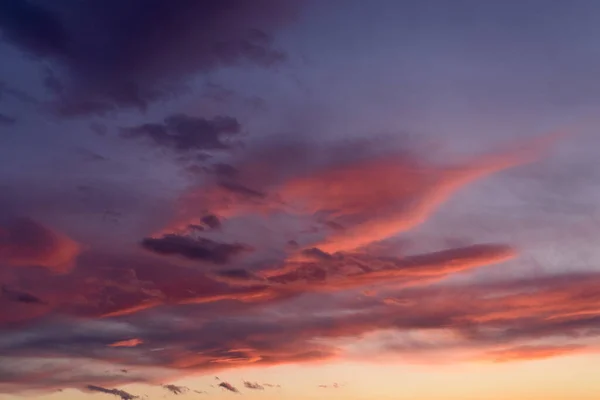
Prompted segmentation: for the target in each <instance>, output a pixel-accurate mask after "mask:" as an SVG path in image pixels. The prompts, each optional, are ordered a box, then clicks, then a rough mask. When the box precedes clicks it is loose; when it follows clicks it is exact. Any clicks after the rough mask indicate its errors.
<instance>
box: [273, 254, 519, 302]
mask: <svg viewBox="0 0 600 400" xmlns="http://www.w3.org/2000/svg"><path fill="white" fill-rule="evenodd" d="M514 256H515V251H514V250H513V249H512V248H510V247H509V246H504V245H492V244H483V245H473V246H469V247H463V248H455V249H450V250H444V251H439V252H434V253H428V254H421V255H414V256H408V257H404V258H392V257H373V256H370V255H365V254H352V253H350V254H344V253H338V254H336V255H334V256H331V255H327V257H326V258H323V255H320V256H319V261H317V262H314V261H310V260H309V261H299V262H293V261H292V262H290V263H289V264H288V265H285V266H283V267H282V268H281V269H273V270H268V271H265V272H262V275H263V276H264V277H265V278H266V280H267V282H269V283H273V284H281V285H284V286H286V287H289V288H290V289H292V288H294V287H299V288H302V289H301V290H303V291H311V290H315V291H338V290H343V289H352V288H359V287H364V286H368V285H411V284H416V283H431V282H432V281H436V280H439V279H442V278H444V277H446V276H448V275H449V274H452V273H457V272H461V271H466V270H470V269H473V268H477V267H481V266H483V265H487V264H495V263H499V262H504V261H507V260H509V259H511V258H513V257H514Z"/></svg>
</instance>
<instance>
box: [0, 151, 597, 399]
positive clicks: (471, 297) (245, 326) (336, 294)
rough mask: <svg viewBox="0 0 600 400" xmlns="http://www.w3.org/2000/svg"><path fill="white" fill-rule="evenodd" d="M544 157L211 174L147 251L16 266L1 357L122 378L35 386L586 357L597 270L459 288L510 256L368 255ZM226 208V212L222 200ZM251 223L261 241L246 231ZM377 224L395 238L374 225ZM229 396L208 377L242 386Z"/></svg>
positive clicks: (350, 159) (55, 373) (495, 250)
mask: <svg viewBox="0 0 600 400" xmlns="http://www.w3.org/2000/svg"><path fill="white" fill-rule="evenodd" d="M542 142H544V140H542ZM539 147H540V146H538V144H536V143H533V144H531V143H529V144H526V145H525V146H524V147H522V148H521V149H518V150H515V151H508V152H503V153H500V154H499V155H498V154H492V155H488V156H483V157H481V158H479V159H476V160H474V161H473V160H471V161H466V162H464V163H462V164H458V166H456V165H455V166H451V167H443V166H440V165H439V164H438V165H430V164H428V163H425V162H424V161H423V160H421V161H420V162H416V161H411V158H410V157H408V158H407V156H404V157H398V156H397V154H398V153H396V152H393V156H390V154H391V153H392V152H390V153H387V154H381V153H378V152H373V153H372V154H369V153H360V152H358V153H357V152H354V153H348V154H342V155H340V153H336V154H337V155H336V156H335V157H334V156H331V157H323V158H322V159H323V160H325V161H323V162H314V161H311V162H308V163H306V162H304V161H302V160H303V157H300V156H298V157H297V158H294V157H292V156H291V155H289V154H294V153H293V152H292V153H288V154H287V155H286V156H285V157H283V158H279V157H278V153H285V152H284V151H279V152H273V153H269V152H266V153H261V154H262V155H261V156H260V157H259V158H254V157H253V156H251V157H249V158H248V159H245V160H243V162H240V163H238V164H235V165H233V164H232V167H231V168H228V167H224V166H223V165H221V166H216V167H215V171H210V175H209V179H208V180H207V181H206V184H205V185H203V186H202V187H195V188H193V190H192V193H194V195H195V196H196V197H193V196H192V197H188V195H187V194H186V195H184V198H185V201H188V200H189V199H190V198H194V199H195V201H190V202H189V205H190V207H188V208H187V209H186V210H185V212H184V213H183V217H182V218H180V217H181V215H175V216H174V218H173V219H171V220H169V221H167V223H166V227H165V228H163V229H160V230H159V233H158V234H151V235H150V236H148V237H146V238H145V239H142V241H141V246H137V247H136V246H133V249H130V250H129V251H121V252H111V251H106V250H100V249H87V250H85V251H83V252H82V253H81V254H80V255H79V256H78V257H77V259H76V263H75V265H74V268H73V269H72V270H71V271H70V272H69V273H68V274H62V275H60V274H53V273H51V271H49V270H48V269H47V268H12V269H11V275H10V276H8V275H7V276H6V277H4V278H3V279H6V280H7V286H6V288H7V289H6V290H5V292H4V296H3V297H2V298H0V301H2V305H3V307H1V308H0V328H1V329H4V332H7V333H6V334H5V335H4V337H3V340H2V341H0V354H3V355H5V356H3V357H10V358H11V359H21V360H22V359H25V358H27V359H33V360H41V359H48V360H65V359H66V360H78V361H80V362H85V363H88V365H90V367H91V368H92V367H94V366H98V367H99V366H100V365H102V366H103V368H104V369H105V365H113V366H114V367H115V368H114V369H115V370H116V371H122V370H126V371H128V372H127V373H123V372H120V373H115V374H109V375H106V376H103V375H97V374H93V375H90V374H86V375H83V376H82V375H81V374H80V372H79V371H77V370H75V367H72V368H71V367H69V366H64V365H60V367H59V364H56V363H55V364H52V366H51V367H49V368H47V369H46V370H47V371H49V372H48V375H47V376H45V377H41V378H37V381H36V382H38V383H39V387H50V386H56V385H60V386H61V387H82V386H83V385H95V386H97V387H101V388H106V387H115V386H118V385H120V384H125V383H133V382H147V383H152V384H157V383H159V382H165V380H167V379H176V378H182V377H185V376H186V375H188V374H198V373H213V372H215V371H220V370H227V369H231V368H242V367H250V366H252V367H260V366H273V365H280V364H289V363H310V362H317V361H318V362H321V361H326V360H340V359H349V360H352V359H361V360H364V359H371V358H373V357H375V358H377V357H380V356H381V355H385V356H387V357H394V356H395V355H397V354H402V355H403V356H404V357H406V359H410V358H411V357H414V358H427V357H428V356H429V355H431V354H435V355H441V354H450V355H453V356H455V355H457V354H458V355H459V356H460V357H462V358H461V360H466V361H471V360H477V361H480V362H488V361H490V360H509V359H512V360H517V359H521V358H523V359H526V358H528V357H529V358H542V357H550V356H559V355H562V354H570V353H572V352H577V351H581V352H584V351H591V350H592V349H593V346H591V345H590V344H588V343H587V341H591V340H593V339H594V338H595V337H596V336H597V333H596V332H598V326H597V321H598V311H599V310H597V307H595V306H594V304H596V303H597V302H595V301H594V298H595V296H596V294H595V292H594V287H595V285H597V284H598V282H600V278H599V277H598V276H597V274H595V273H588V274H575V273H572V274H566V275H557V276H548V277H546V278H544V279H535V280H533V279H508V280H496V281H491V282H490V281H487V282H486V281H484V282H476V283H474V282H471V281H469V280H467V281H466V282H465V281H461V280H459V281H458V283H457V282H454V281H453V280H449V279H448V278H453V277H458V275H459V274H462V277H463V278H464V277H465V276H466V274H468V273H470V272H472V271H475V270H478V269H480V268H502V265H501V264H502V263H504V262H506V261H509V260H515V259H516V257H518V252H517V251H516V249H515V248H514V247H513V246H511V245H509V244H503V243H479V244H472V245H463V246H457V245H452V246H448V247H447V248H442V249H438V250H437V251H425V252H421V253H419V252H411V251H407V250H405V249H402V251H401V252H400V251H398V252H397V253H393V254H382V253H380V252H379V250H378V246H377V244H378V243H379V242H380V241H381V240H384V239H388V238H390V237H393V236H394V235H396V234H397V233H406V231H407V230H409V229H413V228H415V227H417V226H418V225H419V224H421V223H423V222H424V221H425V220H426V218H428V217H429V216H430V215H431V213H432V211H433V210H434V209H435V208H437V207H440V206H441V205H442V202H443V201H445V199H447V198H448V196H450V195H451V193H453V190H455V189H456V188H457V187H458V186H461V185H464V184H466V183H468V182H471V180H473V179H475V178H476V177H483V176H486V174H489V173H492V172H497V171H499V170H501V169H503V168H508V167H512V166H516V165H518V164H519V163H522V162H529V161H530V160H533V159H535V157H537V156H539V154H540V151H541V150H540V148H539ZM542 147H543V146H542ZM259 153H260V152H259ZM265 154H273V155H272V156H269V157H266V156H265ZM336 157H337V158H336ZM416 159H418V157H416V158H415V160H416ZM280 166H281V168H279V167H280ZM398 176H399V177H400V178H398ZM353 177H354V178H353ZM440 177H441V178H440ZM377 178H381V179H377ZM398 182H401V183H402V184H399V183H398ZM446 182H453V183H452V184H448V185H449V186H444V185H446ZM359 183H360V188H361V190H358V189H357V185H358V184H359ZM440 185H441V187H442V188H441V189H440ZM449 188H450V189H452V190H450V189H449ZM440 193H441V194H443V196H441V195H440ZM223 196H225V197H223ZM227 196H229V197H227ZM439 196H441V197H439ZM223 198H227V199H229V200H231V201H229V202H223V201H217V200H216V199H220V200H222V199H223ZM432 199H433V200H432ZM179 204H181V203H179ZM422 204H426V206H422ZM422 207H424V208H422ZM176 214H177V213H176ZM386 215H388V216H391V217H390V218H388V219H386ZM396 217H397V218H396ZM257 220H258V221H261V222H265V223H266V224H268V225H269V227H270V228H271V229H272V230H273V232H270V231H269V230H263V231H260V232H261V233H260V234H257V233H256V232H257V230H256V229H255V225H253V221H257ZM398 221H404V222H402V224H397V223H396V222H398ZM392 222H393V223H392ZM387 223H390V224H391V225H390V229H387V228H385V227H383V228H382V230H381V231H379V230H375V231H373V230H370V229H371V228H370V227H372V226H380V225H379V224H384V225H385V224H387ZM36 226H37V225H36ZM381 226H383V225H381ZM386 226H387V225H386ZM384 228H385V229H384ZM44 232H45V231H44ZM42 237H46V236H42ZM242 240H243V241H244V243H246V240H247V243H248V244H243V245H242V244H239V242H240V241H242ZM11 243H12V242H11ZM19 243H20V242H19ZM132 243H135V242H134V241H132ZM139 243H140V242H138V244H139ZM290 243H293V244H294V245H290ZM330 244H331V245H330ZM140 247H141V248H140ZM34 248H35V246H34ZM44 248H46V247H44ZM251 249H252V250H253V252H251V253H250V252H249V251H250V250H251ZM143 250H145V251H143ZM246 252H247V253H248V257H247V258H244V259H241V258H237V256H240V255H241V253H246ZM30 253H32V252H28V253H27V254H30ZM44 254H45V253H44ZM157 255H159V256H161V257H157ZM181 261H185V262H181ZM498 264H499V265H498ZM8 283H10V285H8ZM19 299H20V300H19ZM35 299H40V300H41V301H43V302H37V301H35ZM5 305H6V307H4V306H5ZM290 315H291V316H293V317H290ZM200 320H201V321H202V323H197V322H198V321H200ZM431 335H434V336H435V335H437V336H436V340H431V339H429V338H430V336H431ZM198 338H202V340H199V339H198ZM573 338H576V339H573ZM350 339H352V341H358V342H360V343H361V344H364V345H361V346H357V347H354V346H353V345H352V344H349V343H350V342H351V340H350ZM363 342H364V343H363ZM547 342H552V345H551V346H555V347H551V346H550V345H548V344H547ZM570 346H574V347H570ZM38 374H39V371H38V369H37V368H33V367H30V366H27V367H24V368H23V369H22V370H19V371H17V372H12V373H11V375H6V378H4V381H1V382H0V389H2V388H4V389H3V390H5V391H18V390H20V389H21V388H22V387H23V385H21V384H19V382H24V381H31V380H32V379H33V378H34V377H35V376H37V375H38ZM0 375H2V374H0ZM228 385H229V384H228V383H227V382H221V383H220V386H221V387H222V388H223V389H224V390H228V391H232V392H237V390H238V389H237V388H235V387H234V386H230V385H229V386H228ZM244 387H246V388H248V389H253V390H260V389H261V388H263V389H264V388H266V387H270V386H268V385H266V384H260V383H256V382H244ZM177 388H178V387H177ZM165 389H166V390H171V391H172V392H173V393H175V392H176V391H178V390H179V389H176V388H175V387H173V388H171V389H169V388H167V387H166V386H165ZM106 390H113V389H106ZM114 390H117V389H114ZM176 394H178V393H176Z"/></svg>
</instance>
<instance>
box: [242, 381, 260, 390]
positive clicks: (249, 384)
mask: <svg viewBox="0 0 600 400" xmlns="http://www.w3.org/2000/svg"><path fill="white" fill-rule="evenodd" d="M244 387H245V388H247V389H252V390H265V387H264V386H263V385H261V384H260V383H258V382H249V381H244Z"/></svg>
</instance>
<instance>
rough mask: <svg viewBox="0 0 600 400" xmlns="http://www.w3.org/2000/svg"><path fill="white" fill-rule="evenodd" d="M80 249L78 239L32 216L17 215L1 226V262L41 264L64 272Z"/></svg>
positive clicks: (71, 264) (23, 264)
mask: <svg viewBox="0 0 600 400" xmlns="http://www.w3.org/2000/svg"><path fill="white" fill-rule="evenodd" d="M80 251H81V247H80V245H79V244H78V243H76V242H75V241H73V240H71V239H70V238H68V237H67V236H65V235H63V234H61V233H59V232H55V231H52V230H50V229H49V228H47V227H45V226H43V225H41V224H39V223H37V222H35V221H32V220H30V219H26V218H22V219H16V220H14V221H12V222H11V223H10V224H9V225H8V226H6V227H4V228H0V262H4V263H6V264H8V265H12V266H15V267H21V266H42V267H46V268H48V269H50V270H52V271H54V272H59V273H64V272H67V271H68V270H70V269H71V268H72V267H73V262H74V260H75V259H76V257H77V256H78V255H79V253H80Z"/></svg>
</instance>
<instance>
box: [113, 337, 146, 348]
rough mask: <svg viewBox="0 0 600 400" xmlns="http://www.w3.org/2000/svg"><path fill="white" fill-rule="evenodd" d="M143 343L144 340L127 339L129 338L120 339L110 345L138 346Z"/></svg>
mask: <svg viewBox="0 0 600 400" xmlns="http://www.w3.org/2000/svg"><path fill="white" fill-rule="evenodd" d="M142 343H144V341H143V340H141V339H138V338H134V339H127V340H120V341H118V342H115V343H111V344H110V345H109V346H110V347H136V346H139V345H140V344H142Z"/></svg>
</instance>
